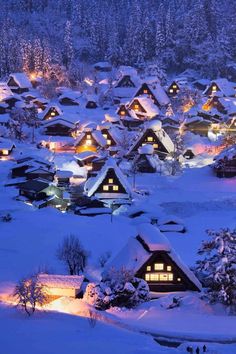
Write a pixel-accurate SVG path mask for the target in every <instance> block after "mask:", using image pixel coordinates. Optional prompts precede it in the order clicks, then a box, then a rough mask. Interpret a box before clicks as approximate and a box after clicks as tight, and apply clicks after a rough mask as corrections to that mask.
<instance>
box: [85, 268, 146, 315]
mask: <svg viewBox="0 0 236 354" xmlns="http://www.w3.org/2000/svg"><path fill="white" fill-rule="evenodd" d="M148 299H149V288H148V285H147V283H146V282H145V281H144V280H143V279H139V278H136V277H135V276H134V274H133V272H132V271H129V270H127V269H125V268H122V269H120V270H115V269H111V270H110V271H109V272H108V273H106V275H105V276H104V278H103V279H102V281H101V282H100V283H97V284H96V283H90V284H88V286H87V288H86V292H85V294H84V300H85V301H86V302H87V303H89V304H90V305H93V306H94V307H95V308H97V309H100V310H105V309H108V308H109V307H113V306H118V307H127V308H132V307H135V306H137V305H138V304H140V303H142V302H145V301H147V300H148Z"/></svg>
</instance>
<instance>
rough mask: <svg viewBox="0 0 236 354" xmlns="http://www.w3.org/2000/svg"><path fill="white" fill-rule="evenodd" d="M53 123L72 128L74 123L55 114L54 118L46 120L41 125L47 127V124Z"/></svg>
mask: <svg viewBox="0 0 236 354" xmlns="http://www.w3.org/2000/svg"><path fill="white" fill-rule="evenodd" d="M54 124H60V125H64V126H66V127H68V128H73V127H74V124H73V123H72V122H69V121H68V120H66V119H63V118H61V116H56V117H55V118H52V119H49V120H46V121H45V122H44V123H43V126H44V127H49V126H51V125H54Z"/></svg>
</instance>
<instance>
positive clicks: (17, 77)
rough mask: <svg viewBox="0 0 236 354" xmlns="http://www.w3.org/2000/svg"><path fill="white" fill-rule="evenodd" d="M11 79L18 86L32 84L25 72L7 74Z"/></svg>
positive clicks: (29, 86)
mask: <svg viewBox="0 0 236 354" xmlns="http://www.w3.org/2000/svg"><path fill="white" fill-rule="evenodd" d="M10 79H13V80H14V81H15V83H16V84H17V85H18V87H19V88H22V89H25V88H32V84H31V82H30V80H29V79H28V77H27V75H26V74H25V73H13V74H10V75H9V79H8V82H9V80H10Z"/></svg>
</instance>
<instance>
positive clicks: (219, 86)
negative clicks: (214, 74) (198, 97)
mask: <svg viewBox="0 0 236 354" xmlns="http://www.w3.org/2000/svg"><path fill="white" fill-rule="evenodd" d="M219 92H220V93H221V95H222V96H225V97H234V96H235V95H236V83H235V82H231V81H228V80H227V79H224V78H223V79H217V80H213V81H211V83H210V85H209V86H208V87H207V88H206V90H205V91H204V92H203V94H204V95H206V96H213V95H215V94H216V93H219Z"/></svg>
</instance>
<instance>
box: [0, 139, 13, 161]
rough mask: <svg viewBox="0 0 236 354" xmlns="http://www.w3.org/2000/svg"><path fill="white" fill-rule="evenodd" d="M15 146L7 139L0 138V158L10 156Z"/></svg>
mask: <svg viewBox="0 0 236 354" xmlns="http://www.w3.org/2000/svg"><path fill="white" fill-rule="evenodd" d="M15 147H16V146H15V144H14V143H13V142H11V141H10V140H8V139H5V138H0V156H3V157H7V156H9V155H11V153H12V151H13V150H14V148H15Z"/></svg>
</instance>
